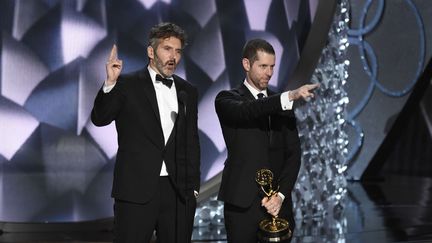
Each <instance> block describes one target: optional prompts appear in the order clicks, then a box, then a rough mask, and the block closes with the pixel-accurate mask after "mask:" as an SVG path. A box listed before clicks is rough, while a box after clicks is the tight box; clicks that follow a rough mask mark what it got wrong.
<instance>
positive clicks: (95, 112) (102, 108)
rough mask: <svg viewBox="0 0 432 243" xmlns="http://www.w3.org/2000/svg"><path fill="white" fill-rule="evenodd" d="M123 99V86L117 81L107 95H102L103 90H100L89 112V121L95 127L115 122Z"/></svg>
mask: <svg viewBox="0 0 432 243" xmlns="http://www.w3.org/2000/svg"><path fill="white" fill-rule="evenodd" d="M124 99H125V95H124V94H123V84H122V83H121V82H120V81H117V84H116V85H115V86H114V88H113V89H112V90H111V91H110V92H108V93H104V92H103V88H101V89H100V90H99V92H98V94H97V95H96V98H95V101H94V105H93V109H92V112H91V121H92V122H93V124H94V125H96V126H106V125H108V124H110V123H111V122H112V121H113V120H115V118H116V117H117V115H118V113H119V112H120V109H121V106H122V104H123V101H124Z"/></svg>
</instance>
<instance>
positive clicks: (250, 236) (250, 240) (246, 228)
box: [224, 197, 295, 243]
mask: <svg viewBox="0 0 432 243" xmlns="http://www.w3.org/2000/svg"><path fill="white" fill-rule="evenodd" d="M261 200H262V198H260V197H257V198H256V199H255V200H254V201H253V203H252V205H251V206H250V207H248V208H241V207H237V206H234V205H232V204H229V203H225V205H224V216H225V228H226V232H227V241H228V243H257V242H258V238H257V233H258V225H259V223H260V222H261V220H263V219H267V218H271V216H270V214H268V213H267V210H266V209H265V207H262V206H261ZM279 217H281V218H284V219H286V220H288V222H289V224H290V229H291V231H293V229H294V228H295V221H294V217H293V213H292V201H291V198H290V197H286V198H285V200H284V202H283V204H282V208H281V210H280V212H279Z"/></svg>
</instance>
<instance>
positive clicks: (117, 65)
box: [106, 44, 123, 85]
mask: <svg viewBox="0 0 432 243" xmlns="http://www.w3.org/2000/svg"><path fill="white" fill-rule="evenodd" d="M122 64H123V61H122V60H119V59H118V58H117V46H116V45H115V44H114V45H113V48H112V49H111V53H110V56H109V59H108V62H107V63H106V73H107V80H106V84H107V85H112V84H115V83H116V82H117V78H118V76H119V75H120V72H121V70H122Z"/></svg>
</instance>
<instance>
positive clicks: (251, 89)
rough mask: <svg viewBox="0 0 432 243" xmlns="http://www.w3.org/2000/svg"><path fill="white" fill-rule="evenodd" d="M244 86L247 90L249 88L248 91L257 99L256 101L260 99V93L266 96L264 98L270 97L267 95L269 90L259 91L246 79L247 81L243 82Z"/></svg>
mask: <svg viewBox="0 0 432 243" xmlns="http://www.w3.org/2000/svg"><path fill="white" fill-rule="evenodd" d="M243 84H244V85H245V86H246V88H248V90H249V91H250V92H251V93H252V95H253V97H255V99H258V96H257V95H258V94H259V93H263V94H264V97H267V96H268V95H267V89H265V90H261V91H260V90H257V89H255V88H254V87H252V85H250V84H249V83H248V82H247V81H246V79H245V81H244V82H243Z"/></svg>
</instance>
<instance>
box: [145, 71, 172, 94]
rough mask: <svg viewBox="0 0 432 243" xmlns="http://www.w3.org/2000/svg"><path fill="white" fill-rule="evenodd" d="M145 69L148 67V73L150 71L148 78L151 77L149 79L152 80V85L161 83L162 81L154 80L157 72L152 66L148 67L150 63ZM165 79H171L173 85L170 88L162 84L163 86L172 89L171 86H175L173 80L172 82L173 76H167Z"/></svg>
mask: <svg viewBox="0 0 432 243" xmlns="http://www.w3.org/2000/svg"><path fill="white" fill-rule="evenodd" d="M147 69H148V71H149V73H150V78H151V80H152V82H153V85H155V86H156V85H162V82H160V81H156V74H157V72H156V71H155V70H153V68H151V67H150V65H148V66H147ZM167 79H171V80H172V81H173V85H172V86H171V88H168V87H167V86H165V85H162V86H163V87H166V88H167V89H172V88H173V87H174V88H175V82H174V78H173V77H169V78H167Z"/></svg>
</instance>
